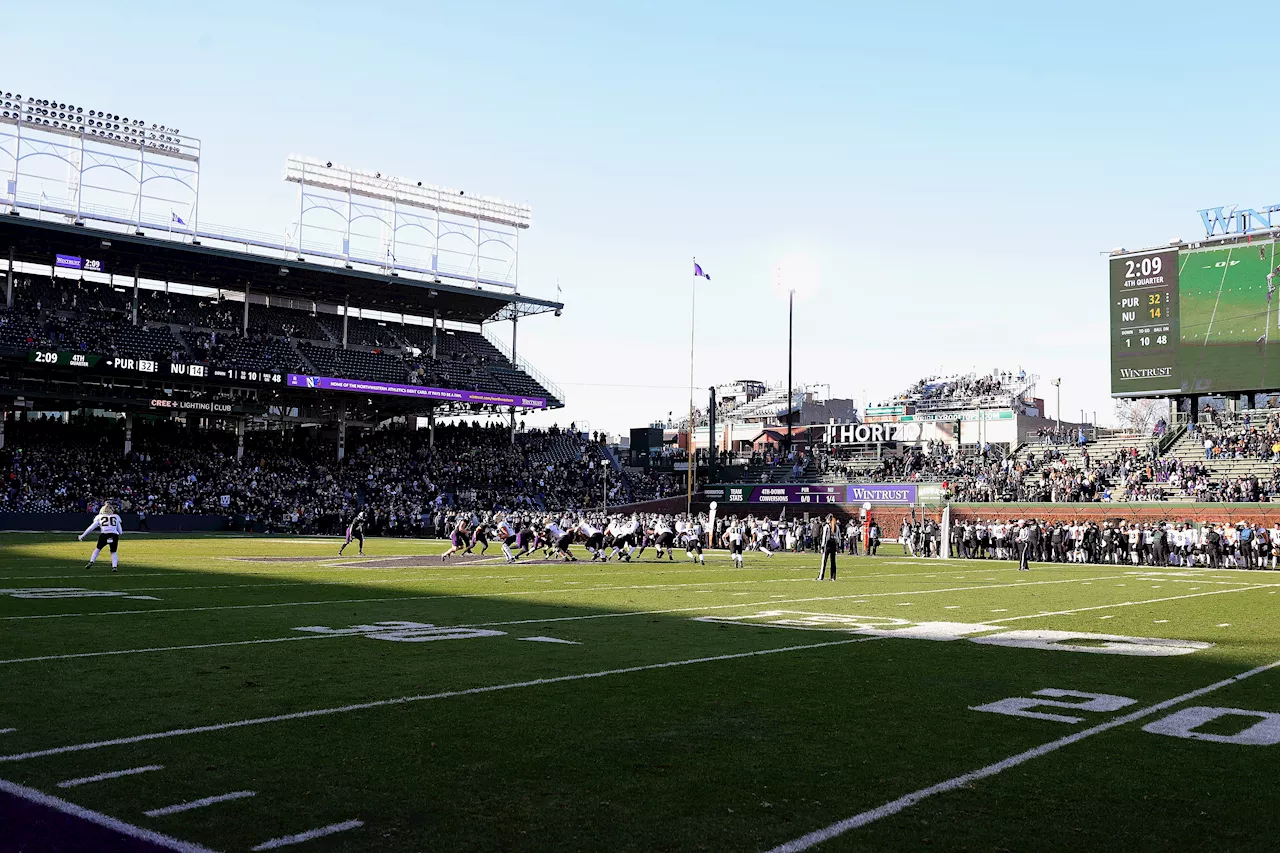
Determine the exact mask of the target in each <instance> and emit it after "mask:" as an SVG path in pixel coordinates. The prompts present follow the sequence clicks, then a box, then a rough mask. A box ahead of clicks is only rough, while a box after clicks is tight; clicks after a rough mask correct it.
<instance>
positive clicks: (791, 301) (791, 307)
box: [787, 287, 796, 456]
mask: <svg viewBox="0 0 1280 853" xmlns="http://www.w3.org/2000/svg"><path fill="white" fill-rule="evenodd" d="M795 313H796V289H795V288H794V287H792V288H790V289H788V290H787V456H790V455H791V422H792V420H794V418H793V417H792V413H791V408H792V407H791V400H792V394H793V393H794V392H793V391H792V390H791V350H792V341H793V336H792V328H793V326H794V320H795Z"/></svg>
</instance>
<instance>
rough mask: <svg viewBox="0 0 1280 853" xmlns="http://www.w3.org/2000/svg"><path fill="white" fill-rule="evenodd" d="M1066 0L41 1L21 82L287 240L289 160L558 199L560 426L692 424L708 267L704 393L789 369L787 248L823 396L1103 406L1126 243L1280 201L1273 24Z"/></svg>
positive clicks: (536, 286) (1258, 15)
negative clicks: (192, 152) (1232, 208)
mask: <svg viewBox="0 0 1280 853" xmlns="http://www.w3.org/2000/svg"><path fill="white" fill-rule="evenodd" d="M1050 5H1051V4H1026V3H1019V4H990V3H977V4H963V5H962V4H950V3H943V4H936V5H931V4H928V3H923V4H910V5H906V4H859V3H837V4H824V3H814V4H807V5H805V6H804V7H803V8H798V7H797V6H796V5H795V4H750V3H731V4H729V3H726V4H690V3H649V4H628V5H625V6H624V5H623V4H613V3H581V4H529V3H479V2H473V3H466V4H461V3H460V4H451V5H436V4H431V3H413V4H409V3H384V4H379V3H366V4H332V3H308V4H301V3H291V2H277V3H271V4H263V3H258V4H250V3H241V2H224V3H220V4H218V5H217V7H216V12H214V11H213V10H214V7H199V6H197V5H193V4H186V5H183V4H171V3H146V2H143V3H133V4H129V5H128V6H127V7H126V6H122V5H121V4H102V3H81V2H66V3H61V4H58V7H57V10H56V11H54V10H52V9H51V7H48V6H47V4H35V3H24V4H19V5H17V6H16V7H15V8H13V9H8V10H6V29H7V30H8V32H9V35H8V37H7V38H6V53H7V61H6V62H5V71H4V75H3V79H0V86H2V87H3V88H4V89H6V90H17V91H21V92H23V93H24V94H25V93H27V92H32V93H35V94H36V95H37V96H48V97H58V98H61V99H64V100H73V101H75V102H77V103H80V102H83V103H90V102H92V103H94V104H99V105H103V106H105V107H108V108H109V109H112V110H114V111H117V112H120V113H121V114H126V115H145V116H147V117H148V121H152V120H158V121H162V122H165V123H168V124H170V125H176V126H178V127H180V128H182V130H183V131H184V132H185V133H190V134H192V135H194V136H197V137H199V138H201V140H202V142H203V146H204V148H203V150H204V161H203V164H202V186H201V218H202V220H205V221H208V222H217V223H224V224H229V225H237V226H240V227H245V228H251V229H255V230H260V231H268V232H271V233H280V232H282V231H283V230H284V228H285V227H287V225H288V224H289V222H290V221H291V217H292V216H293V206H294V205H295V204H296V194H295V191H292V188H291V187H290V186H288V185H286V184H285V183H284V182H283V180H282V178H281V175H282V170H283V162H284V158H285V156H286V155H288V154H290V153H297V154H307V155H313V156H318V157H321V158H325V159H331V160H333V161H334V162H336V163H342V164H346V165H352V166H356V167H363V168H369V169H377V170H380V171H383V172H384V173H394V174H400V175H405V176H420V177H421V178H422V179H423V180H425V181H429V182H433V183H437V184H442V185H445V186H455V187H462V188H466V189H467V190H468V191H469V192H474V193H483V194H489V195H497V196H501V197H504V198H509V199H512V200H515V201H522V202H528V203H530V204H531V205H532V206H533V216H534V225H533V228H532V229H531V230H530V231H529V232H527V234H526V235H525V236H524V237H523V238H522V240H521V249H522V253H521V254H522V257H521V262H520V269H521V281H522V288H521V289H522V290H523V291H524V292H528V293H531V294H534V295H543V296H554V295H555V293H556V283H557V281H558V282H559V283H560V285H561V287H562V288H563V298H564V300H565V302H566V304H567V307H566V310H565V313H564V316H563V317H561V318H559V319H555V318H551V317H543V318H536V319H533V320H530V321H528V322H527V323H525V324H524V325H523V327H522V328H521V334H520V350H521V352H522V354H524V355H525V356H526V357H528V358H529V359H530V360H531V361H533V363H534V364H535V365H537V366H538V367H539V368H540V369H541V370H542V371H543V372H544V373H546V374H547V375H548V376H550V377H551V378H552V379H553V380H555V381H557V382H559V383H561V385H562V387H563V388H564V390H565V392H566V394H567V396H568V397H569V408H568V409H567V410H566V411H563V412H556V413H552V414H550V415H547V416H544V417H543V419H545V420H546V422H548V423H549V422H550V421H552V420H559V421H560V422H562V423H563V422H566V421H567V420H569V419H576V420H577V421H578V422H579V423H582V422H584V421H585V422H589V423H590V424H591V425H592V427H593V428H605V429H609V430H611V431H616V430H625V429H626V428H628V427H631V426H637V425H641V424H644V423H647V422H648V421H649V420H650V419H651V418H653V417H658V416H665V414H666V413H667V412H668V411H673V410H674V411H676V412H679V411H681V410H683V409H684V408H686V407H687V405H688V393H687V391H684V390H681V389H682V388H684V387H686V386H687V383H688V375H689V372H688V341H689V338H688V335H689V287H690V285H691V282H692V277H691V275H690V266H691V264H690V258H691V256H693V255H697V256H698V259H699V261H700V262H702V264H703V266H704V267H705V268H706V270H707V271H708V272H709V273H710V274H711V275H712V281H711V282H710V283H702V282H700V283H699V285H698V287H699V290H698V321H697V360H696V376H695V382H696V384H697V386H698V387H699V389H700V390H699V391H698V398H699V401H701V400H702V399H703V398H704V397H705V388H706V387H707V386H708V385H710V384H713V383H716V382H722V381H727V380H731V379H736V378H760V379H764V380H781V379H785V377H786V361H785V359H786V302H785V297H782V296H780V295H779V294H778V293H777V291H776V289H775V288H774V286H773V281H774V278H775V272H774V271H775V269H776V267H777V266H778V265H779V264H780V263H783V262H784V261H785V262H786V263H787V265H788V266H789V267H790V268H791V269H798V268H801V267H803V268H804V270H805V272H804V278H805V279H806V282H805V284H806V291H807V292H806V293H805V294H804V295H803V297H802V298H801V299H800V300H799V301H798V303H797V308H796V348H795V362H796V378H797V380H798V381H806V382H815V383H827V384H829V385H830V388H831V391H832V393H833V394H836V395H839V396H853V397H856V398H859V399H861V398H862V397H863V396H864V393H865V394H866V395H868V396H870V397H871V398H872V399H873V400H874V399H878V398H883V397H886V396H888V395H890V394H892V393H893V392H894V391H896V390H899V389H901V388H902V387H905V386H906V385H908V384H909V383H910V382H911V381H913V380H914V379H916V378H918V377H920V376H921V375H924V374H928V373H936V372H939V371H943V370H968V369H971V368H974V369H977V370H979V371H985V370H989V369H990V368H993V367H996V366H1001V367H1010V368H1014V369H1017V368H1018V367H1022V368H1025V369H1027V370H1028V371H1029V372H1034V373H1039V374H1040V375H1041V376H1042V377H1044V380H1043V381H1042V387H1041V393H1042V394H1043V395H1044V396H1046V397H1049V398H1050V402H1049V405H1050V410H1051V411H1052V408H1053V402H1052V394H1051V392H1052V390H1053V389H1052V388H1051V387H1050V386H1049V384H1048V379H1049V378H1050V377H1052V376H1059V375H1060V376H1062V377H1063V393H1062V405H1063V410H1064V414H1065V415H1072V414H1078V413H1079V411H1080V410H1082V409H1083V410H1085V411H1086V412H1093V411H1097V412H1098V413H1099V415H1100V416H1102V417H1104V418H1105V417H1106V416H1107V413H1109V411H1110V409H1111V404H1110V399H1109V396H1108V391H1109V387H1108V372H1107V363H1108V351H1107V347H1108V338H1107V314H1106V307H1105V303H1106V287H1107V284H1106V261H1105V258H1104V257H1103V256H1102V254H1101V252H1102V251H1103V250H1106V249H1108V248H1110V247H1112V246H1120V245H1124V246H1128V247H1131V248H1132V247H1137V246H1146V245H1153V244H1157V243H1163V242H1165V241H1167V240H1169V239H1170V238H1173V237H1185V238H1190V237H1193V236H1195V235H1196V234H1197V233H1198V231H1199V229H1200V228H1201V226H1200V223H1199V219H1198V217H1197V215H1196V213H1195V211H1196V210H1197V209H1198V208H1201V207H1206V206H1209V205H1218V204H1224V203H1239V204H1241V205H1242V206H1245V207H1258V206H1261V205H1263V204H1269V203H1273V202H1277V201H1280V186H1277V183H1278V182H1277V181H1276V179H1275V172H1274V169H1273V168H1271V165H1270V164H1271V162H1272V160H1273V159H1274V151H1275V146H1276V143H1277V141H1278V140H1280V120H1278V119H1277V115H1278V114H1280V111H1278V110H1277V109H1276V108H1275V106H1274V102H1275V95H1274V92H1271V91H1269V86H1270V82H1271V79H1272V78H1273V76H1274V75H1273V74H1272V71H1273V70H1274V67H1275V59H1274V57H1275V40H1274V36H1273V35H1272V34H1271V33H1272V31H1273V29H1274V27H1273V26H1272V25H1271V24H1272V22H1273V21H1274V19H1275V17H1276V14H1275V11H1274V9H1272V8H1270V7H1269V6H1266V5H1263V4H1258V3H1240V4H1234V5H1232V6H1230V7H1222V8H1223V10H1222V11H1215V12H1212V13H1209V12H1206V11H1203V7H1201V6H1189V5H1188V6H1182V5H1180V4H1171V3H1160V4H1154V3H1130V4H1114V3H1111V4H1093V3H1073V4H1058V5H1057V6H1055V7H1052V8H1051V7H1050ZM45 93H47V95H46V94H45ZM502 325H503V326H505V328H502V327H501V326H499V327H497V328H496V329H495V331H498V332H499V333H500V334H502V335H504V336H507V335H509V324H502ZM635 386H649V387H635ZM654 386H656V387H654ZM531 420H533V419H531Z"/></svg>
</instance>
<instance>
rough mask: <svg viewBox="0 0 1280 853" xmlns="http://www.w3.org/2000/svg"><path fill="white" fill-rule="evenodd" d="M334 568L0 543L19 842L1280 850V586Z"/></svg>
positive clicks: (35, 541)
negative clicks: (114, 568)
mask: <svg viewBox="0 0 1280 853" xmlns="http://www.w3.org/2000/svg"><path fill="white" fill-rule="evenodd" d="M337 544H338V543H337V541H335V540H331V539H323V538H292V539H291V538H280V537H270V538H268V537H253V538H237V537H220V536H207V537H185V538H178V537H173V538H167V537H163V536H158V535H157V536H136V535H127V536H126V537H124V539H123V541H122V544H121V550H120V553H121V571H120V573H119V574H115V575H113V574H110V573H109V567H108V566H106V559H105V555H104V558H103V559H101V560H100V561H99V563H98V566H96V567H95V568H94V569H93V570H91V571H86V570H85V569H84V568H83V567H84V562H85V559H86V557H87V554H88V552H89V550H90V548H91V546H90V545H89V544H88V543H79V542H76V541H75V537H74V536H43V535H42V536H37V535H18V534H8V535H4V536H0V780H2V781H0V826H3V827H5V830H4V832H0V835H5V834H7V836H8V838H9V840H10V843H13V839H15V838H18V839H23V833H24V832H25V833H26V840H27V841H28V842H30V841H31V839H33V838H45V839H51V838H72V839H74V838H77V837H85V838H87V837H90V836H92V834H93V833H95V832H101V833H108V832H110V833H113V834H114V835H115V836H117V837H120V836H123V837H125V838H127V839H130V841H129V842H128V843H129V844H130V845H133V846H123V847H118V848H108V847H107V846H106V842H105V841H103V842H95V843H94V844H92V845H89V846H85V845H84V844H83V843H82V844H81V845H80V846H74V844H73V846H67V847H65V848H64V849H121V850H131V849H147V850H153V849H172V850H184V851H204V850H219V851H255V850H276V849H279V850H287V851H294V850H296V851H338V850H342V851H423V850H467V851H494V850H522V851H524V850H528V851H537V850H556V851H560V850H575V851H603V850H631V851H655V850H660V851H675V850H694V851H720V850H732V851H774V850H788V851H800V850H810V849H812V850H819V851H855V850H856V851H867V850H893V851H908V850H911V851H914V850H920V849H926V848H927V849H936V850H968V851H978V850H1054V851H1081V850H1120V849H1123V850H1150V851H1158V850H1170V849H1182V850H1274V849H1276V839H1277V838H1280V812H1278V811H1277V810H1276V809H1275V808H1274V805H1275V780H1276V779H1277V778H1280V620H1278V619H1277V618H1276V617H1277V610H1278V605H1280V596H1277V593H1280V572H1264V571H1254V572H1246V571H1236V570H1200V569H1196V570H1183V569H1172V568H1171V569H1165V570H1160V571H1154V570H1147V569H1141V568H1135V567H1131V566H1090V565H1052V566H1051V565H1044V564H1036V565H1034V566H1033V570H1032V571H1030V572H1021V573H1020V572H1018V571H1017V570H1016V565H1015V564H1013V563H1007V562H996V561H971V562H962V561H939V560H919V559H911V558H905V557H903V556H901V555H900V554H893V553H888V554H882V555H881V556H879V557H877V558H841V562H840V575H839V580H837V581H836V582H834V583H832V582H829V581H828V582H819V581H816V580H814V577H815V575H816V573H817V561H816V559H815V558H814V556H813V555H811V554H810V555H792V554H779V555H776V556H774V557H773V558H766V557H765V556H763V555H761V554H756V553H749V554H748V555H747V559H746V566H745V568H744V569H737V568H735V567H734V566H733V564H732V563H731V562H730V561H729V559H728V556H727V554H725V553H723V552H709V555H708V560H707V565H706V566H705V567H701V566H696V565H694V564H692V563H690V562H688V561H687V560H686V559H685V557H684V554H683V553H679V554H677V555H676V560H675V561H674V562H667V561H662V562H658V561H656V560H654V559H653V552H652V551H648V552H646V553H645V559H644V560H643V561H635V562H632V563H629V564H628V563H618V562H609V563H606V564H600V563H596V564H592V563H589V562H579V563H574V564H568V565H564V564H551V563H546V562H530V563H521V564H516V565H507V564H506V563H505V562H504V560H503V559H502V557H501V554H500V553H497V554H496V555H495V552H496V551H497V547H496V546H494V547H493V548H491V549H490V551H489V556H488V558H485V559H477V560H471V561H467V562H462V561H457V562H455V561H450V562H447V563H442V562H441V561H440V560H439V558H438V557H437V556H435V555H438V554H439V553H441V551H442V550H443V545H442V544H440V543H436V542H429V541H418V540H377V539H374V540H369V542H368V543H367V546H368V547H367V548H366V552H367V555H366V556H365V557H364V558H360V557H357V556H355V555H353V554H351V553H350V549H348V554H347V555H346V556H345V557H342V558H338V557H337ZM889 548H890V549H891V550H896V549H895V548H894V546H889ZM577 550H578V553H579V554H580V555H581V551H580V549H577ZM15 832H16V833H17V834H16V835H15V834H14V833H15ZM103 837H105V835H104V836H103ZM0 846H3V842H0ZM14 849H22V848H20V847H16V848H14ZM26 849H45V848H44V847H40V846H36V845H34V844H33V845H31V846H29V847H27V848H26Z"/></svg>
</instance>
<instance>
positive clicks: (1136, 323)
mask: <svg viewBox="0 0 1280 853" xmlns="http://www.w3.org/2000/svg"><path fill="white" fill-rule="evenodd" d="M1110 277H1111V287H1110V300H1109V313H1110V321H1111V323H1110V325H1111V393H1112V394H1129V393H1132V394H1150V393H1155V392H1161V391H1169V390H1174V389H1176V388H1177V387H1178V382H1177V376H1176V370H1175V368H1176V366H1177V355H1178V343H1179V338H1178V335H1179V317H1178V310H1179V304H1178V303H1179V294H1178V277H1179V266H1178V250H1177V249H1166V250H1160V251H1154V252H1145V253H1141V254H1135V255H1129V256H1124V257H1115V258H1112V259H1111V276H1110Z"/></svg>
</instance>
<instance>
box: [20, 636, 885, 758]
mask: <svg viewBox="0 0 1280 853" xmlns="http://www.w3.org/2000/svg"><path fill="white" fill-rule="evenodd" d="M879 639H882V638H881V637H856V638H853V639H847V640H833V641H828V642H823V643H807V644H804V645H799V646H780V647H778V648H773V649H760V650H757V651H751V652H736V653H734V654H727V655H713V656H711V657H701V658H685V659H684V660H674V661H664V662H662V663H647V664H640V665H637V666H627V667H622V668H620V669H603V670H597V671H596V672H583V673H577V674H574V675H559V676H554V677H551V678H535V679H533V680H532V681H515V682H509V683H506V684H491V685H487V686H485V687H470V688H465V689H462V690H445V691H442V692H439V693H427V694H422V695H419V696H400V697H397V698H394V699H377V700H374V701H371V702H359V703H356V704H353V705H342V706H340V707H336V708H316V709H313V710H309V711H295V712H293V713H290V714H277V715H275V716H271V717H254V718H252V719H247V720H236V721H234V722H230V723H213V724H211V725H205V726H191V727H189V728H184V729H170V730H168V731H163V732H151V733H149V734H141V735H131V736H129V737H121V738H114V739H112V740H99V741H91V742H89V743H78V744H71V745H69V746H55V747H51V748H48V749H38V750H33V751H31V752H19V753H13V754H10V755H0V763H4V762H14V761H26V760H27V759H30V758H44V757H45V756H49V755H63V754H65V753H68V752H83V751H85V750H89V749H101V748H103V747H108V746H124V745H126V744H132V743H144V742H146V741H153V740H163V739H166V738H173V737H181V736H183V735H196V734H205V733H207V732H220V731H226V730H228V729H239V728H244V727H246V726H259V725H264V724H266V723H281V722H285V721H288V720H305V719H308V718H311V717H326V716H330V715H332V714H346V713H350V712H352V711H365V710H368V709H371V708H385V707H388V706H391V705H406V704H409V703H413V702H427V701H431V700H434V699H452V698H455V697H458V696H474V695H477V694H481V693H494V692H497V691H501V690H514V689H518V688H523V687H540V686H542V685H545V684H562V683H565V682H569V681H582V680H585V679H589V678H604V677H606V676H612V675H627V674H630V673H634V672H648V671H650V670H655V669H669V668H671V667H677V666H690V665H693V664H700V663H714V662H717V661H726V660H740V659H743V658H753V657H760V656H762V655H776V654H783V653H786V652H800V651H810V650H814V649H826V648H832V647H834V646H847V645H850V644H852V643H865V642H870V641H872V640H879Z"/></svg>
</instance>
